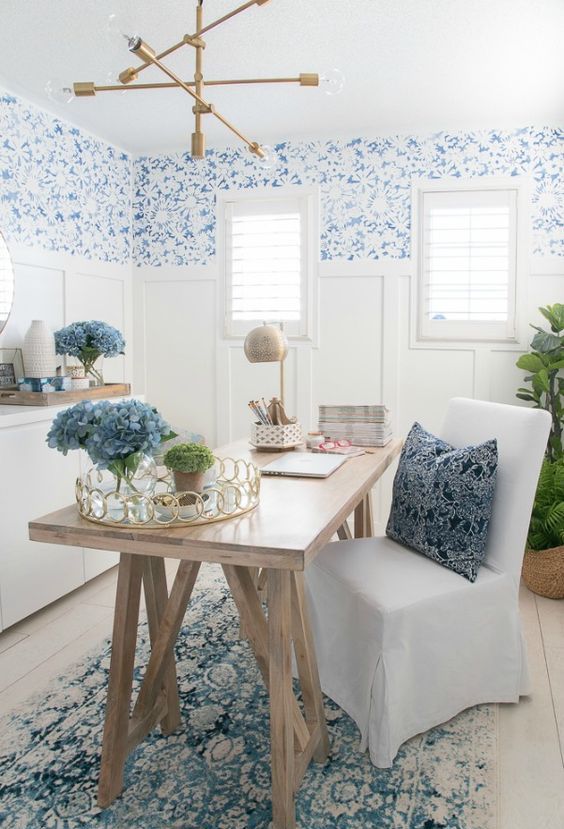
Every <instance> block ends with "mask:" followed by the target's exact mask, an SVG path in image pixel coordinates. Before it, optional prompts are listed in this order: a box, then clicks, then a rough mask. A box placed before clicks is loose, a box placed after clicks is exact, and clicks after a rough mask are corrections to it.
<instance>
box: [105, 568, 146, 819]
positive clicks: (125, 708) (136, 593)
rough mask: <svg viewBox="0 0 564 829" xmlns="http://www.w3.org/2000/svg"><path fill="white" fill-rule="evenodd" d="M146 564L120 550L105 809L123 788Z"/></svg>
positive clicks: (108, 706)
mask: <svg viewBox="0 0 564 829" xmlns="http://www.w3.org/2000/svg"><path fill="white" fill-rule="evenodd" d="M143 566H144V557H143V556H138V555H132V554H131V553H121V555H120V560H119V572H118V583H117V591H116V607H115V613H114V630H113V634H112V656H111V660H110V677H109V684H108V699H107V703H106V720H105V724H104V738H103V743H102V763H101V767H100V780H99V784H98V805H99V806H100V808H102V809H104V808H105V807H106V806H109V805H110V803H111V802H112V801H113V800H115V798H116V797H117V796H118V795H119V793H120V792H121V790H122V788H123V766H124V763H125V758H126V757H127V741H128V729H129V703H130V700H131V686H132V684H133V667H134V663H135V645H136V643H137V623H138V621H139V601H140V598H141V578H142V575H143Z"/></svg>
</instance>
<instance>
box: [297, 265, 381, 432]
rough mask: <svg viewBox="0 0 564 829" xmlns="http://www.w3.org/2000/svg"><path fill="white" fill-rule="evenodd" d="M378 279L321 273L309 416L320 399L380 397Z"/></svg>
mask: <svg viewBox="0 0 564 829" xmlns="http://www.w3.org/2000/svg"><path fill="white" fill-rule="evenodd" d="M345 273H346V270H345ZM383 285H384V279H383V277H382V276H375V277H368V278H366V277H356V276H354V277H346V276H332V277H330V278H324V279H320V286H319V322H320V336H319V348H318V349H314V350H313V352H312V366H313V378H314V405H315V410H314V412H312V413H311V416H312V419H313V420H315V417H316V413H317V406H318V405H319V404H320V403H327V404H331V403H351V404H352V403H363V402H364V403H368V402H372V403H379V402H381V401H382V399H383V398H382V394H383V391H382V362H383V352H384V349H383V341H382V335H383ZM312 425H315V424H313V423H312Z"/></svg>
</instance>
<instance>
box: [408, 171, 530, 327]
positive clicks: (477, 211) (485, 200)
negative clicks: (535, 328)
mask: <svg viewBox="0 0 564 829" xmlns="http://www.w3.org/2000/svg"><path fill="white" fill-rule="evenodd" d="M518 201H519V188H518V186H515V185H513V186H507V187H499V186H485V187H484V186H483V185H481V183H480V182H479V183H476V181H474V182H472V183H471V184H470V185H468V184H467V185H464V184H462V183H461V184H459V185H458V186H456V185H449V186H448V189H446V187H445V185H444V184H442V189H441V188H440V187H439V186H438V185H437V186H433V187H430V188H427V186H425V185H424V186H423V187H421V189H419V192H418V205H417V207H418V212H419V222H418V236H419V239H418V280H417V283H418V301H417V310H418V337H419V339H421V340H426V339H428V340H514V339H515V337H516V292H517V261H518V258H517V247H518V245H517V239H518V233H517V227H518Z"/></svg>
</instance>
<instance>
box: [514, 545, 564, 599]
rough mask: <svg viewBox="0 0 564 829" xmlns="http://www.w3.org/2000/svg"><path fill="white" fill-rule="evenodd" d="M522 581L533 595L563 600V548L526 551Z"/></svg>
mask: <svg viewBox="0 0 564 829" xmlns="http://www.w3.org/2000/svg"><path fill="white" fill-rule="evenodd" d="M523 581H524V582H525V584H526V585H527V587H528V588H529V590H532V591H533V593H537V594H538V595H539V596H546V598H547V599H564V546H562V547H552V548H551V549H550V550H538V551H536V550H527V552H526V553H525V558H524V559H523Z"/></svg>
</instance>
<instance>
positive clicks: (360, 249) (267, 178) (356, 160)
mask: <svg viewBox="0 0 564 829" xmlns="http://www.w3.org/2000/svg"><path fill="white" fill-rule="evenodd" d="M275 150H276V153H275V155H276V163H275V165H274V166H273V167H272V168H271V169H264V168H262V167H261V165H260V163H259V162H257V161H256V160H255V158H254V156H251V155H250V154H249V153H248V152H247V151H246V150H245V149H244V148H243V149H236V150H224V151H213V150H212V151H210V152H208V153H207V157H206V159H205V161H203V162H193V161H192V160H191V159H190V157H189V155H188V154H182V155H181V154H178V155H166V156H154V157H144V158H139V159H137V160H136V161H135V163H134V170H135V186H134V190H135V193H134V205H133V209H134V219H133V221H134V259H135V261H136V262H137V264H140V265H141V264H146V265H185V264H195V263H198V264H204V263H206V262H209V261H210V260H211V259H212V258H213V256H214V254H215V195H216V193H218V192H219V191H221V190H227V189H249V188H251V189H252V188H255V187H262V186H271V187H273V188H275V187H280V186H282V185H287V184H318V185H319V187H320V191H321V210H322V216H321V257H322V259H338V258H342V259H357V258H363V257H367V258H370V259H380V258H385V257H389V258H392V259H403V258H405V257H408V256H409V254H410V197H411V182H412V180H413V179H414V178H432V179H436V178H441V177H442V176H457V177H466V176H492V175H505V176H506V175H529V176H530V177H531V180H532V225H533V226H532V239H533V243H532V249H533V252H534V253H535V254H540V255H542V256H550V255H553V256H554V255H556V256H564V130H562V129H549V128H544V129H535V128H532V127H527V128H524V129H518V130H514V131H505V132H503V131H501V132H500V131H480V132H459V133H446V132H441V133H438V134H435V135H430V136H426V137H421V136H395V137H390V138H375V139H367V138H357V139H354V140H352V141H308V142H296V143H294V142H287V143H283V144H278V145H277V146H276V148H275Z"/></svg>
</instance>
